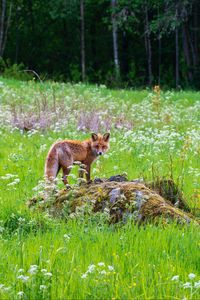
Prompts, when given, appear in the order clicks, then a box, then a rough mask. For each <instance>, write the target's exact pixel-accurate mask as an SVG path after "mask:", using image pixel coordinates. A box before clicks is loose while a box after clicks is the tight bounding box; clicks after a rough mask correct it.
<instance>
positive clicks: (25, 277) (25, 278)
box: [17, 275, 29, 282]
mask: <svg viewBox="0 0 200 300" xmlns="http://www.w3.org/2000/svg"><path fill="white" fill-rule="evenodd" d="M17 278H18V279H21V281H23V282H26V281H28V280H29V276H24V275H19V276H17Z"/></svg>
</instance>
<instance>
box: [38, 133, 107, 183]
mask: <svg viewBox="0 0 200 300" xmlns="http://www.w3.org/2000/svg"><path fill="white" fill-rule="evenodd" d="M109 141H110V133H109V132H107V133H105V134H103V135H101V134H99V133H98V134H96V133H91V137H90V138H89V139H87V140H84V141H79V140H63V141H59V142H56V143H54V144H53V145H52V146H51V148H50V150H49V152H48V155H47V157H46V161H45V172H44V173H45V178H46V179H47V180H49V181H50V182H51V181H55V179H56V177H57V175H58V173H59V171H60V169H62V172H63V177H62V181H63V183H64V185H65V186H66V185H67V184H68V180H67V176H68V175H69V173H70V170H71V166H72V165H73V164H74V162H76V161H78V162H80V163H81V164H83V165H84V166H85V167H84V169H85V170H84V169H81V170H79V177H80V178H83V177H84V173H85V175H86V181H87V183H90V182H91V177H90V172H91V164H92V163H93V161H95V160H96V159H97V158H98V157H99V156H101V155H103V154H104V153H105V152H107V151H108V150H109V148H110V143H109Z"/></svg>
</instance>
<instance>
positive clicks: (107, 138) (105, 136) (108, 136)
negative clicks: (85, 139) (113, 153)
mask: <svg viewBox="0 0 200 300" xmlns="http://www.w3.org/2000/svg"><path fill="white" fill-rule="evenodd" d="M109 138H110V133H109V132H107V133H105V134H104V135H103V139H104V141H105V142H108V141H109Z"/></svg>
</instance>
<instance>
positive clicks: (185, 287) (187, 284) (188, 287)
mask: <svg viewBox="0 0 200 300" xmlns="http://www.w3.org/2000/svg"><path fill="white" fill-rule="evenodd" d="M183 287H184V289H190V288H191V287H192V285H191V283H190V282H186V283H184V284H183Z"/></svg>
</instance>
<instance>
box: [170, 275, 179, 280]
mask: <svg viewBox="0 0 200 300" xmlns="http://www.w3.org/2000/svg"><path fill="white" fill-rule="evenodd" d="M171 280H172V281H179V275H175V276H173V277H172V279H171Z"/></svg>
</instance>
